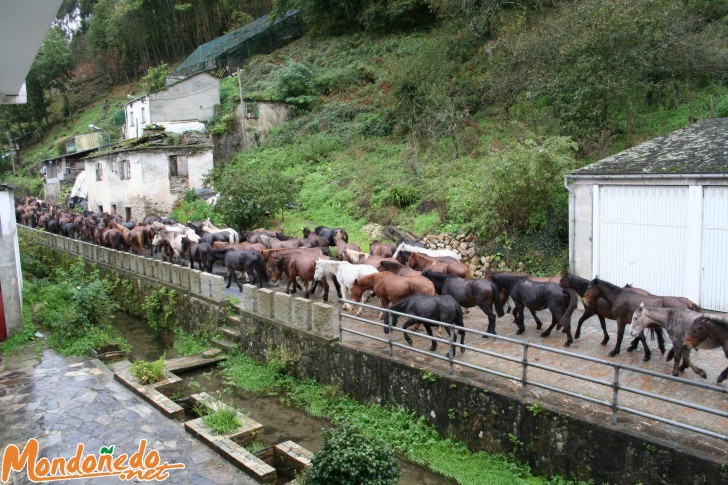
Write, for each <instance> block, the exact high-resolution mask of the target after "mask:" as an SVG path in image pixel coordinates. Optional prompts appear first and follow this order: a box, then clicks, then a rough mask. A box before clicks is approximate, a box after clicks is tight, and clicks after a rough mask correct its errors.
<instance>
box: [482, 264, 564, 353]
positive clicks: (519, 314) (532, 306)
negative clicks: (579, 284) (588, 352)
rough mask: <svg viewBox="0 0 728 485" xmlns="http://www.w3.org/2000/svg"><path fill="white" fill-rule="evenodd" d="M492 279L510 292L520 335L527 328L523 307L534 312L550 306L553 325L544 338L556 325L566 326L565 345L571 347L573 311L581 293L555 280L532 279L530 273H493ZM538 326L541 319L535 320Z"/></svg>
mask: <svg viewBox="0 0 728 485" xmlns="http://www.w3.org/2000/svg"><path fill="white" fill-rule="evenodd" d="M491 278H492V281H493V282H494V283H495V284H497V285H498V286H499V287H501V288H502V289H504V290H506V291H507V292H508V294H509V295H510V297H511V299H512V300H513V303H514V305H515V309H514V310H513V316H514V317H515V320H516V325H517V326H518V331H517V332H516V334H517V335H520V334H522V333H523V332H524V331H525V330H526V327H525V325H524V323H523V316H524V310H525V309H526V308H528V309H529V310H530V311H531V313H532V314H535V312H536V311H538V310H545V309H547V308H548V309H549V311H550V312H551V325H550V326H549V328H547V329H546V330H545V331H544V332H542V333H541V336H542V337H548V336H549V335H551V331H552V330H553V329H554V327H555V326H556V325H559V327H562V326H563V327H564V330H563V332H564V333H566V343H565V344H564V346H565V347H569V346H570V345H571V343H572V342H573V341H574V339H573V338H572V336H571V314H572V313H574V310H575V309H576V304H577V302H578V296H577V294H576V292H575V291H574V290H572V289H571V288H561V287H560V286H559V285H557V284H555V283H549V282H543V281H533V280H531V279H529V277H528V276H527V275H518V274H515V275H514V274H507V273H501V274H493V275H491ZM536 328H539V329H540V328H541V321H540V320H538V319H536Z"/></svg>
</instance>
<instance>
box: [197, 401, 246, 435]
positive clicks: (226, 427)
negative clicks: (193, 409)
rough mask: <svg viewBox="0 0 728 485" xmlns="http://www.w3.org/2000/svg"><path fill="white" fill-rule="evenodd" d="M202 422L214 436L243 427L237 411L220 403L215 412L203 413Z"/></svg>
mask: <svg viewBox="0 0 728 485" xmlns="http://www.w3.org/2000/svg"><path fill="white" fill-rule="evenodd" d="M202 422H203V423H204V424H205V426H207V427H208V428H210V430H212V432H213V433H214V434H228V433H230V432H232V431H233V430H234V429H235V428H238V427H240V426H242V425H243V422H242V420H241V419H240V417H239V416H238V411H237V409H235V408H234V407H233V406H230V405H228V404H222V403H221V404H220V405H219V406H218V408H217V409H216V410H215V411H209V412H203V416H202Z"/></svg>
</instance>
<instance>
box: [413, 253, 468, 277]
mask: <svg viewBox="0 0 728 485" xmlns="http://www.w3.org/2000/svg"><path fill="white" fill-rule="evenodd" d="M407 266H409V267H410V268H413V269H416V270H419V271H425V270H428V269H429V270H432V271H437V272H439V273H445V274H446V275H453V276H459V277H461V278H470V268H468V266H467V265H465V264H463V263H461V262H460V261H450V262H444V261H438V260H436V259H434V258H431V257H429V256H425V255H424V254H420V253H412V255H411V256H410V257H409V260H408V261H407Z"/></svg>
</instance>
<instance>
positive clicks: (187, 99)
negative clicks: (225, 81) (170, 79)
mask: <svg viewBox="0 0 728 485" xmlns="http://www.w3.org/2000/svg"><path fill="white" fill-rule="evenodd" d="M218 104H220V80H219V79H218V78H216V77H215V76H212V75H210V74H207V73H204V72H203V73H200V74H196V75H194V76H192V77H189V78H187V79H184V80H182V81H179V82H177V83H175V84H172V85H171V86H168V87H167V88H166V89H164V90H163V91H159V92H156V93H152V94H147V95H144V96H141V97H139V98H136V99H134V100H133V101H130V102H129V103H127V105H126V108H125V114H126V122H125V124H124V138H125V139H127V140H130V139H132V138H138V137H140V136H142V135H143V134H144V128H145V127H146V126H148V125H159V126H163V127H164V128H165V130H166V131H168V132H171V133H183V132H185V131H204V130H205V124H204V122H206V121H208V120H209V119H211V118H212V117H213V116H214V114H215V106H216V105H218Z"/></svg>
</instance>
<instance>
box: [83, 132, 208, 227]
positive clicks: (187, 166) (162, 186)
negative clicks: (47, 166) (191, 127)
mask: <svg viewBox="0 0 728 485" xmlns="http://www.w3.org/2000/svg"><path fill="white" fill-rule="evenodd" d="M212 148H213V147H212V145H211V144H210V143H209V142H208V141H207V139H204V141H201V142H196V143H186V144H182V145H168V144H150V145H146V146H139V147H133V148H121V149H118V150H113V151H111V152H108V153H101V154H95V155H92V156H90V157H87V158H86V159H84V162H85V167H86V188H87V191H88V208H89V210H94V211H103V212H108V213H112V214H121V215H122V216H123V217H124V218H125V219H133V220H136V221H141V220H142V219H144V217H146V216H167V215H168V214H169V213H170V211H171V210H172V206H173V204H174V202H175V201H176V200H177V199H178V198H179V197H181V196H183V195H184V194H185V192H187V191H188V190H191V189H199V188H201V187H202V186H203V180H204V177H205V175H207V172H209V171H210V170H211V169H212V166H213V163H212V162H213V155H212Z"/></svg>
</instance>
